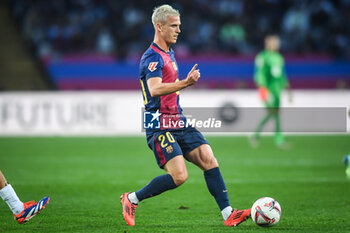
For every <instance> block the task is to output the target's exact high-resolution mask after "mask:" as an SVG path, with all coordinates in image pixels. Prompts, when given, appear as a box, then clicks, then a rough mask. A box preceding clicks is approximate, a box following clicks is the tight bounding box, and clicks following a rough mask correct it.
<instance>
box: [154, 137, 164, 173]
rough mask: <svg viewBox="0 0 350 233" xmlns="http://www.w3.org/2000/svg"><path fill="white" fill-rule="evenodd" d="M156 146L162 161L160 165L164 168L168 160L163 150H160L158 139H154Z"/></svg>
mask: <svg viewBox="0 0 350 233" xmlns="http://www.w3.org/2000/svg"><path fill="white" fill-rule="evenodd" d="M154 144H155V145H156V148H157V154H158V157H159V160H160V164H161V165H162V166H163V165H164V164H165V163H166V159H165V156H164V153H163V151H162V149H161V148H160V145H159V142H158V141H157V139H156V137H154Z"/></svg>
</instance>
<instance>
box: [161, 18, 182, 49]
mask: <svg viewBox="0 0 350 233" xmlns="http://www.w3.org/2000/svg"><path fill="white" fill-rule="evenodd" d="M180 25H181V21H180V17H179V16H171V15H169V16H168V20H167V22H166V23H165V24H163V25H162V26H161V29H162V30H161V36H162V37H163V39H164V40H165V42H166V43H167V44H175V43H176V41H177V37H178V35H179V34H180V32H181V30H180Z"/></svg>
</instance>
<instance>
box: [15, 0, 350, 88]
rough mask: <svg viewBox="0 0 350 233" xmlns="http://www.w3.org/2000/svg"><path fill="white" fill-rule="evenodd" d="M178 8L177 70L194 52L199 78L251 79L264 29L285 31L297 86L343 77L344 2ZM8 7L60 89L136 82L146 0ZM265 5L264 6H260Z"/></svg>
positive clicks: (149, 5)
mask: <svg viewBox="0 0 350 233" xmlns="http://www.w3.org/2000/svg"><path fill="white" fill-rule="evenodd" d="M168 2H169V3H170V4H172V5H174V7H176V8H178V9H180V11H181V13H182V16H181V20H182V34H181V36H180V39H179V42H178V44H177V45H176V46H175V47H174V49H175V52H176V54H177V58H178V62H179V67H180V74H181V75H185V74H186V72H187V71H188V70H189V67H190V65H191V64H192V63H193V62H198V63H199V65H200V67H201V72H202V76H203V79H202V82H201V84H200V85H196V88H251V87H253V82H252V74H253V61H254V55H255V54H256V53H257V52H258V51H260V50H261V48H262V46H263V38H264V36H265V35H266V33H269V32H276V33H278V34H280V35H281V37H282V53H283V54H284V55H285V56H286V61H287V73H288V75H289V77H290V80H291V84H292V86H293V87H294V88H347V87H349V86H350V72H349V67H350V61H349V60H350V41H349V38H350V29H349V27H347V25H349V23H350V16H349V14H347V12H350V2H349V1H344V0H334V1H330V0H321V1H297V0H296V1H292V0H290V1H279V0H274V1H268V0H259V1H254V2H251V1H243V0H218V1H210V0H195V1H185V0H179V1H168ZM10 3H11V7H10V8H11V12H12V15H13V18H14V19H15V20H16V22H17V23H18V25H19V27H20V30H21V31H22V33H23V35H24V37H25V39H26V40H27V41H29V42H30V43H31V45H32V46H33V48H34V51H35V54H36V59H37V60H40V61H41V62H42V64H43V65H44V66H45V67H46V71H47V73H48V74H49V77H50V81H51V82H52V83H54V84H55V86H57V88H58V89H68V90H84V89H88V90H91V89H92V90H106V89H108V90H114V89H135V88H139V80H138V59H139V56H140V54H142V52H143V51H144V50H145V49H146V48H147V47H148V46H149V44H150V42H151V41H152V39H153V38H152V35H153V28H152V24H151V21H150V14H151V12H152V9H153V8H154V7H155V6H156V5H159V4H161V3H160V2H158V3H157V1H151V0H145V1H136V0H120V1H113V0H105V1H97V0H66V1H44V0H13V1H11V2H10ZM261 9H264V10H261Z"/></svg>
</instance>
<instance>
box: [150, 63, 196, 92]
mask: <svg viewBox="0 0 350 233" xmlns="http://www.w3.org/2000/svg"><path fill="white" fill-rule="evenodd" d="M197 66H198V65H197V64H195V65H194V66H193V68H192V70H191V71H190V72H189V73H188V75H187V77H186V79H183V80H180V81H178V82H175V83H163V82H162V79H161V78H160V77H153V78H149V79H148V80H147V85H148V89H149V92H150V94H151V96H152V97H158V96H163V95H168V94H171V93H174V92H177V91H179V90H182V89H184V88H186V87H189V86H192V85H193V84H195V83H196V82H197V81H198V79H199V77H200V73H199V69H197Z"/></svg>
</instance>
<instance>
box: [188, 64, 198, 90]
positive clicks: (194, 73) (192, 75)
mask: <svg viewBox="0 0 350 233" xmlns="http://www.w3.org/2000/svg"><path fill="white" fill-rule="evenodd" d="M197 67H198V64H195V65H194V66H193V67H192V69H191V71H190V72H189V73H188V74H187V78H186V83H187V86H191V85H193V84H195V83H196V82H197V81H198V79H199V78H200V76H201V74H200V73H199V69H197Z"/></svg>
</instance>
